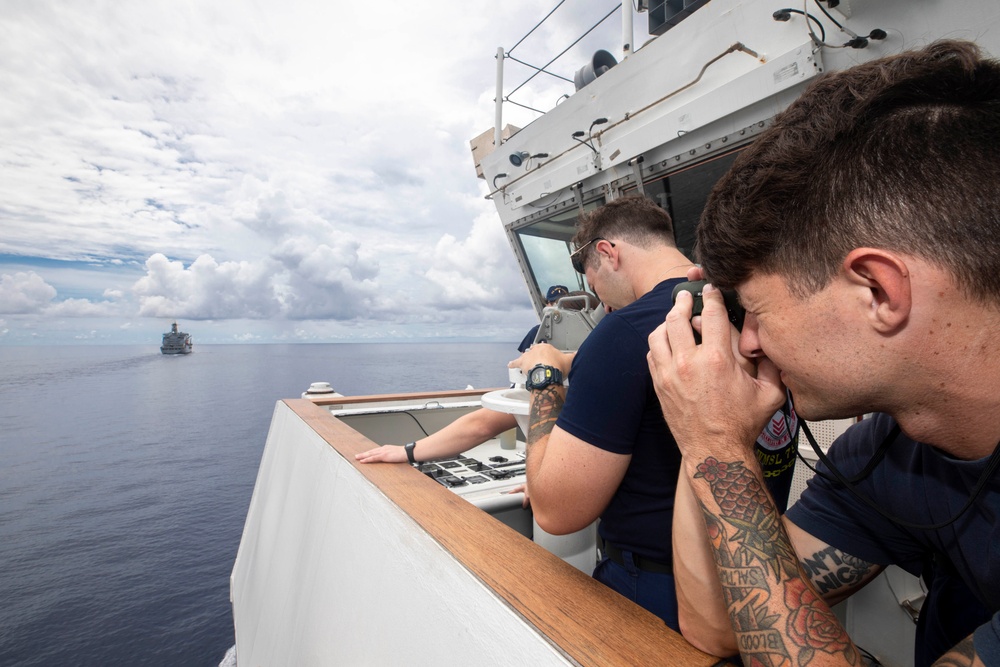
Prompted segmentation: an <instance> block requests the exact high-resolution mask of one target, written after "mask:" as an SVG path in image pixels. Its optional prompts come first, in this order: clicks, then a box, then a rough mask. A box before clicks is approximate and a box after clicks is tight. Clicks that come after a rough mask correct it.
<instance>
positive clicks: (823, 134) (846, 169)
mask: <svg viewBox="0 0 1000 667" xmlns="http://www.w3.org/2000/svg"><path fill="white" fill-rule="evenodd" d="M863 246H869V247H876V248H882V249H885V250H892V251H896V252H900V253H904V254H910V255H914V256H918V257H921V258H923V259H924V260H927V261H931V262H934V263H935V264H937V265H938V266H940V267H942V268H944V269H946V270H948V271H949V272H951V273H952V274H954V276H955V279H956V282H957V283H958V284H959V285H960V286H961V288H962V289H963V291H964V292H965V293H966V294H967V295H968V296H969V297H971V298H975V299H978V300H981V301H983V302H987V301H989V300H1000V62H997V61H995V60H986V59H984V58H983V57H982V55H981V53H980V50H979V48H978V47H977V46H976V45H975V44H972V43H970V42H958V41H942V42H936V43H934V44H931V45H930V46H928V47H926V48H924V49H922V50H920V51H911V52H906V53H902V54H899V55H896V56H892V57H888V58H882V59H879V60H875V61H872V62H868V63H865V64H862V65H858V66H856V67H852V68H850V69H848V70H845V71H842V72H838V73H831V74H827V75H824V76H822V77H821V78H820V79H818V80H817V81H815V82H814V83H813V84H812V86H810V88H809V89H808V90H807V91H806V92H805V93H803V95H802V96H801V97H800V98H799V99H798V100H797V101H795V102H794V103H793V104H792V105H791V106H789V107H788V109H786V110H785V111H784V112H782V113H780V114H779V115H778V116H776V117H775V119H774V123H773V125H772V126H771V127H770V128H768V130H767V131H765V132H764V133H763V134H762V135H761V136H760V138H759V139H757V141H755V142H754V143H753V144H752V145H751V146H750V147H749V148H747V149H746V150H745V151H744V152H743V154H742V155H740V156H739V158H737V160H736V161H735V163H734V164H733V167H732V169H730V171H729V172H728V173H727V174H726V175H725V176H724V177H723V178H722V179H720V181H719V182H718V183H717V184H716V186H715V188H714V189H713V191H712V194H711V195H710V197H709V200H708V203H707V204H706V206H705V210H704V212H703V214H702V219H701V223H700V225H699V228H698V240H697V246H696V252H697V256H698V258H699V261H700V262H701V263H702V265H703V266H704V268H705V272H706V275H707V276H708V277H709V278H710V279H711V280H712V281H713V282H715V283H716V284H717V285H718V286H719V287H723V288H729V287H733V286H734V285H737V284H738V283H740V282H742V281H744V280H746V279H747V278H748V277H750V275H751V273H754V272H760V273H764V274H777V275H780V276H782V277H784V278H785V279H786V280H788V283H789V287H790V289H792V290H793V291H794V292H796V293H798V294H800V295H807V294H811V293H813V292H815V291H818V290H819V289H821V288H823V287H824V286H825V285H827V284H828V283H829V281H830V280H831V279H832V277H833V276H834V274H835V272H836V271H837V270H838V267H839V265H840V263H841V262H842V261H843V259H844V257H845V256H846V255H847V254H848V253H849V252H850V251H851V250H853V249H854V248H858V247H863Z"/></svg>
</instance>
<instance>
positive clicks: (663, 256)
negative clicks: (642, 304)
mask: <svg viewBox="0 0 1000 667" xmlns="http://www.w3.org/2000/svg"><path fill="white" fill-rule="evenodd" d="M692 266H694V264H693V263H692V262H691V260H689V259H688V258H687V257H685V256H684V255H683V253H681V251H679V250H678V249H677V248H671V247H669V246H663V247H662V248H657V249H655V250H651V251H649V252H648V253H646V254H645V256H644V257H642V260H641V263H640V265H639V266H638V267H637V270H636V271H635V273H634V275H633V277H632V289H633V290H634V292H635V296H636V298H637V299H638V298H640V297H642V296H643V295H645V294H646V293H647V292H649V291H650V290H652V289H653V288H654V287H656V286H657V285H659V284H660V283H661V282H663V281H664V280H669V279H670V278H684V277H685V276H687V272H688V270H689V269H690V268H691V267H692Z"/></svg>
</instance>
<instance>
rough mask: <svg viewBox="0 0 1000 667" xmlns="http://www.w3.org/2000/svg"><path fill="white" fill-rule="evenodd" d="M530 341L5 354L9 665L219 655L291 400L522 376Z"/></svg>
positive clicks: (2, 486) (2, 434)
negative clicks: (235, 570)
mask: <svg viewBox="0 0 1000 667" xmlns="http://www.w3.org/2000/svg"><path fill="white" fill-rule="evenodd" d="M515 347H516V343H510V344H506V343H504V344H494V343H459V344H440V343H439V344H344V345H212V346H208V345H203V346H198V345H196V346H195V352H194V353H193V354H191V355H187V356H169V357H168V356H163V355H161V354H160V353H159V348H158V346H157V345H151V346H149V347H135V346H128V347H103V346H94V347H87V346H72V347H0V665H4V666H10V665H185V666H186V665H193V666H197V665H213V666H214V665H218V664H219V663H220V661H222V660H223V657H224V656H225V654H226V652H227V650H228V649H229V648H230V647H231V646H232V645H233V643H234V636H233V624H232V615H231V607H230V604H229V574H230V571H231V569H232V565H233V560H234V559H235V557H236V550H237V547H238V546H239V540H240V536H241V533H242V529H243V521H244V519H245V515H246V511H247V508H248V506H249V503H250V496H251V493H252V491H253V484H254V481H255V479H256V474H257V466H258V464H259V462H260V457H261V454H262V452H263V447H264V440H265V438H266V435H267V427H268V424H269V422H270V417H271V413H272V411H273V409H274V404H275V402H276V401H277V400H279V399H281V398H295V397H298V396H299V394H300V393H301V392H302V391H304V390H305V389H306V388H307V387H308V386H309V383H310V382H314V381H328V382H330V383H331V384H332V385H333V386H334V388H335V389H336V390H337V391H339V392H340V393H342V394H349V395H360V394H375V393H385V392H396V391H421V390H434V389H463V388H465V386H466V385H467V384H471V385H473V386H475V387H500V386H505V385H506V380H507V371H506V362H507V361H508V360H510V359H513V358H514V357H516V356H517V352H516V350H515Z"/></svg>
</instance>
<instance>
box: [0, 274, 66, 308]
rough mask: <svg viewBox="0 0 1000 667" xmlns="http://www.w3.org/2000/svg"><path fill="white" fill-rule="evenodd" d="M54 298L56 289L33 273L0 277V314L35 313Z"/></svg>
mask: <svg viewBox="0 0 1000 667" xmlns="http://www.w3.org/2000/svg"><path fill="white" fill-rule="evenodd" d="M55 296H56V288H55V287H53V286H52V285H49V284H48V283H47V282H45V280H43V279H42V277H41V276H40V275H38V274H37V273H35V272H34V271H29V272H27V273H25V272H23V271H18V272H17V273H14V274H8V273H5V274H3V275H2V276H0V313H8V314H13V313H35V312H39V311H41V310H42V309H44V308H45V307H46V306H48V305H49V303H50V302H51V301H52V299H54V298H55Z"/></svg>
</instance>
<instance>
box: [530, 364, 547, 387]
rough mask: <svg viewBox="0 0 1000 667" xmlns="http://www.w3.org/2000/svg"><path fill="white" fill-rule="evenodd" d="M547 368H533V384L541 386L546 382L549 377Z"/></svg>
mask: <svg viewBox="0 0 1000 667" xmlns="http://www.w3.org/2000/svg"><path fill="white" fill-rule="evenodd" d="M547 371H548V369H547V368H532V369H531V384H533V385H539V384H542V383H543V382H545V379H546V378H547V377H548V372H547Z"/></svg>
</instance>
